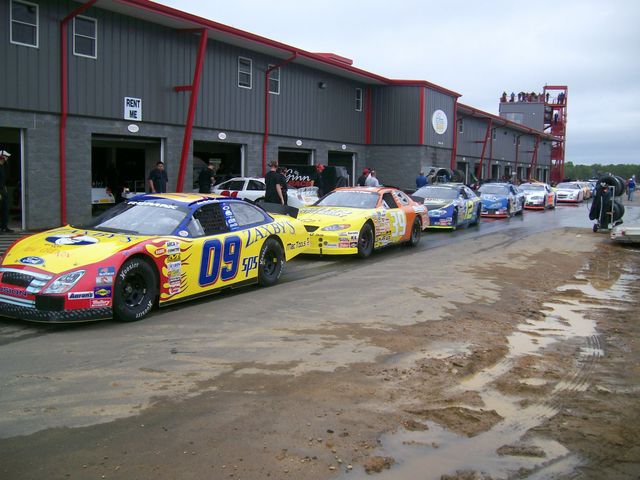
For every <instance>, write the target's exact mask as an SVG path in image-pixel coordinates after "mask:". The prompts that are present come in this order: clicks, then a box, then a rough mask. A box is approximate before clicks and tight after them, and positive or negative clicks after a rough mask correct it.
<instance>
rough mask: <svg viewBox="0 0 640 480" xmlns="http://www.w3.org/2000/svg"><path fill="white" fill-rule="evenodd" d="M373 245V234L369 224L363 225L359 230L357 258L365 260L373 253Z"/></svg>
mask: <svg viewBox="0 0 640 480" xmlns="http://www.w3.org/2000/svg"><path fill="white" fill-rule="evenodd" d="M374 244H375V234H374V233H373V228H372V227H371V224H370V223H365V224H364V225H363V226H362V228H361V229H360V234H359V235H358V257H360V258H367V257H369V256H370V255H371V253H372V252H373V245H374Z"/></svg>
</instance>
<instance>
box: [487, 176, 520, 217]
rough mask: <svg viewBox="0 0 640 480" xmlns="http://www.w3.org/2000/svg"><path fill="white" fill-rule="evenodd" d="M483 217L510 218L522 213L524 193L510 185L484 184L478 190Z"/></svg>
mask: <svg viewBox="0 0 640 480" xmlns="http://www.w3.org/2000/svg"><path fill="white" fill-rule="evenodd" d="M478 193H479V194H480V200H481V201H482V216H483V217H510V216H512V215H518V214H520V215H522V213H523V212H524V202H525V198H524V192H522V191H521V190H519V189H518V187H516V186H515V185H512V184H510V183H498V182H496V183H485V184H483V185H482V186H481V187H480V188H479V189H478Z"/></svg>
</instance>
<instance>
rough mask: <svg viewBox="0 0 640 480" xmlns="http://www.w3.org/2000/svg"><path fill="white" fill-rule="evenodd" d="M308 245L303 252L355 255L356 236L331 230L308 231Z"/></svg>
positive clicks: (356, 250)
mask: <svg viewBox="0 0 640 480" xmlns="http://www.w3.org/2000/svg"><path fill="white" fill-rule="evenodd" d="M309 235H310V245H309V247H308V248H307V249H306V250H305V251H304V253H310V254H315V255H355V254H356V253H358V237H357V235H355V239H354V236H353V235H350V234H344V233H333V232H322V233H310V234H309Z"/></svg>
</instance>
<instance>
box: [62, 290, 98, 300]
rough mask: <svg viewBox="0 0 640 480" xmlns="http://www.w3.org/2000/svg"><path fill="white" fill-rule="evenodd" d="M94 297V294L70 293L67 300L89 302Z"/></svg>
mask: <svg viewBox="0 0 640 480" xmlns="http://www.w3.org/2000/svg"><path fill="white" fill-rule="evenodd" d="M93 297H94V293H93V292H70V293H68V294H67V298H68V299H69V300H87V299H89V298H93Z"/></svg>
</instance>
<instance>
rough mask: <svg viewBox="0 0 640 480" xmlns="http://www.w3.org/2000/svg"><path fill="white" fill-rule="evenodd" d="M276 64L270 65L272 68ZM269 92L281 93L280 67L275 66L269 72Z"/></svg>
mask: <svg viewBox="0 0 640 480" xmlns="http://www.w3.org/2000/svg"><path fill="white" fill-rule="evenodd" d="M273 66H274V65H269V68H272V67H273ZM269 93H273V94H274V95H280V69H279V68H274V69H273V70H271V72H270V73H269Z"/></svg>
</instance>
